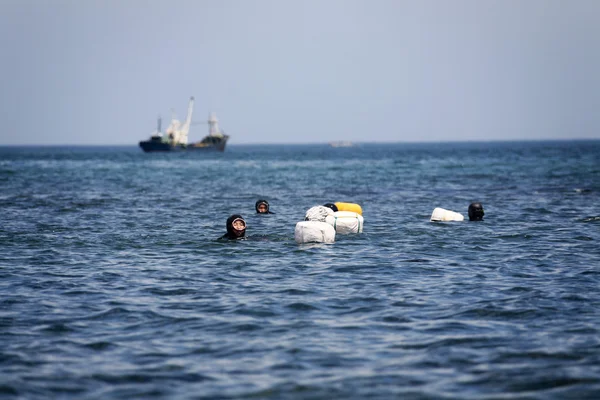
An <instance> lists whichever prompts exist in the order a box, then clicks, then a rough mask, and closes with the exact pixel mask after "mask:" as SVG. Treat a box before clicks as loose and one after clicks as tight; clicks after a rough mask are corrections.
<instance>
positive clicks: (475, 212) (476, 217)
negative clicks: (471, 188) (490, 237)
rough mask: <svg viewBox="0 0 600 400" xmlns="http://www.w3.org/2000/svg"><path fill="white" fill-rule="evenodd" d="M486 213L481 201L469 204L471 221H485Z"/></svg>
mask: <svg viewBox="0 0 600 400" xmlns="http://www.w3.org/2000/svg"><path fill="white" fill-rule="evenodd" d="M484 214H485V213H484V212H483V205H482V204H481V203H471V204H469V221H483V215H484Z"/></svg>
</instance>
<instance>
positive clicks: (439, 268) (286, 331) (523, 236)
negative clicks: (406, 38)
mask: <svg viewBox="0 0 600 400" xmlns="http://www.w3.org/2000/svg"><path fill="white" fill-rule="evenodd" d="M259 198H266V199H268V200H269V202H270V204H271V209H272V211H274V212H275V214H272V215H257V214H255V213H254V202H255V201H256V200H257V199H259ZM335 201H346V202H353V203H358V204H360V205H361V206H362V208H363V215H364V220H365V227H364V233H363V234H360V235H346V236H342V235H338V236H337V238H336V243H334V244H330V245H323V244H310V245H298V244H296V243H295V241H294V238H293V236H294V234H293V232H294V226H295V224H296V222H298V221H301V220H303V218H304V213H305V212H306V210H307V209H308V208H310V207H312V206H314V205H321V204H324V203H326V202H335ZM473 201H480V202H481V203H483V205H484V208H485V219H484V221H482V222H469V221H463V222H454V223H432V222H429V216H430V215H431V212H432V211H433V209H434V208H435V207H443V208H446V209H450V210H453V211H457V212H460V213H462V214H463V215H465V217H466V215H467V207H468V205H469V203H470V202H473ZM233 213H240V214H242V215H243V216H244V217H245V218H246V221H247V223H248V228H247V234H248V236H249V239H248V240H245V241H233V242H228V241H225V242H223V241H217V240H216V239H217V238H218V237H219V236H221V235H222V234H223V233H224V232H225V220H226V219H227V217H228V216H229V215H230V214H233ZM599 243H600V141H572V142H570V141H565V142H510V143H508V142H507V143H439V144H359V145H356V146H355V147H349V148H331V147H328V146H326V145H289V146H284V145H266V146H250V145H244V146H243V145H237V146H236V145H232V146H229V147H228V149H227V150H226V152H225V153H220V154H144V153H142V152H141V150H139V149H138V148H136V147H134V146H131V147H2V148H0V397H1V398H3V399H38V398H39V399H49V398H60V399H86V398H90V399H94V398H111V399H130V398H169V399H215V398H216V399H229V398H232V399H233V398H235V399H243V398H252V399H331V398H339V399H367V398H368V399H389V398H402V399H455V398H456V399H501V398H502V399H504V398H511V399H565V398H569V399H596V398H600V246H599Z"/></svg>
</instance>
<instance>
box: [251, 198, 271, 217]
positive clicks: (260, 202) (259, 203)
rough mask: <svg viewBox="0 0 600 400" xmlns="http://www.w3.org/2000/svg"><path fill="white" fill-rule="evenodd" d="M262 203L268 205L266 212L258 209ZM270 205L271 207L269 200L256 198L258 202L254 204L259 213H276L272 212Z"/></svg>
mask: <svg viewBox="0 0 600 400" xmlns="http://www.w3.org/2000/svg"><path fill="white" fill-rule="evenodd" d="M261 204H264V205H265V206H267V211H266V212H264V213H261V212H259V211H258V206H260V205H261ZM269 207H270V206H269V202H268V201H266V200H264V199H260V200H256V203H255V204H254V209H255V210H256V213H257V214H275V213H273V212H271V210H270V208H269Z"/></svg>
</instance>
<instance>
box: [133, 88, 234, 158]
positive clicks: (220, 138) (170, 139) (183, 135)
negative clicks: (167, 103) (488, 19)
mask: <svg viewBox="0 0 600 400" xmlns="http://www.w3.org/2000/svg"><path fill="white" fill-rule="evenodd" d="M193 111H194V97H190V102H189V104H188V110H187V116H186V118H185V121H184V122H183V124H182V123H181V122H180V121H179V120H178V119H177V118H176V117H175V116H173V117H172V119H171V123H170V125H169V127H168V128H167V129H166V131H165V132H164V134H163V132H162V131H161V122H162V121H161V118H160V117H159V118H158V124H157V129H156V132H154V133H153V134H152V135H151V136H150V139H148V140H142V141H141V142H140V147H141V148H142V150H144V152H146V153H151V152H165V151H197V150H205V151H225V145H226V144H227V140H228V139H229V135H227V134H225V132H224V131H222V130H220V129H219V121H218V120H217V116H216V115H215V113H211V114H210V115H209V116H208V121H207V123H208V135H206V136H205V137H204V138H203V139H202V140H200V141H198V142H192V143H188V134H189V131H190V126H191V124H192V113H193Z"/></svg>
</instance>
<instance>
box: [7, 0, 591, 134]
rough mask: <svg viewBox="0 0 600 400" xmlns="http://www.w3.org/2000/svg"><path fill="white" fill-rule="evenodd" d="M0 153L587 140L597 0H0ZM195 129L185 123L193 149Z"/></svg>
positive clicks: (589, 126) (589, 128) (589, 131)
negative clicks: (159, 124)
mask: <svg viewBox="0 0 600 400" xmlns="http://www.w3.org/2000/svg"><path fill="white" fill-rule="evenodd" d="M0 49H1V51H2V61H1V63H0V78H1V82H2V83H1V86H0V88H1V90H0V116H1V117H2V119H1V121H2V132H1V133H0V144H132V145H137V142H138V141H139V140H142V139H147V137H148V136H149V135H150V134H151V132H152V131H153V130H154V129H155V126H156V117H157V115H159V114H160V115H162V116H163V128H164V126H165V125H166V122H167V120H168V119H169V118H170V113H171V111H170V110H171V109H172V108H174V109H175V110H176V112H177V115H178V117H180V119H183V118H184V117H185V115H184V114H185V110H186V107H187V101H188V99H189V97H190V96H192V95H193V96H195V97H196V106H195V110H194V111H195V114H194V118H193V120H194V121H198V122H200V121H204V120H206V119H207V117H208V113H209V112H210V111H214V112H216V114H217V116H218V118H219V119H220V122H221V127H222V128H223V129H224V130H225V131H226V132H227V133H228V134H230V135H231V139H230V143H232V144H235V143H239V144H241V143H318V142H327V141H333V140H352V141H356V142H365V141H369V142H371V141H379V142H380V141H393V142H403V141H411V142H413V141H455V140H514V139H567V138H596V139H600V0H571V1H568V0H514V1H512V0H497V1H496V0H438V1H423V0H414V1H403V0H210V1H209V0H187V1H184V0H168V1H167V0H164V1H163V0H0ZM206 131H207V127H206V125H199V126H194V127H193V128H192V132H191V133H190V138H191V139H194V140H196V139H200V138H201V137H202V136H203V135H204V134H205V133H206Z"/></svg>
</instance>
